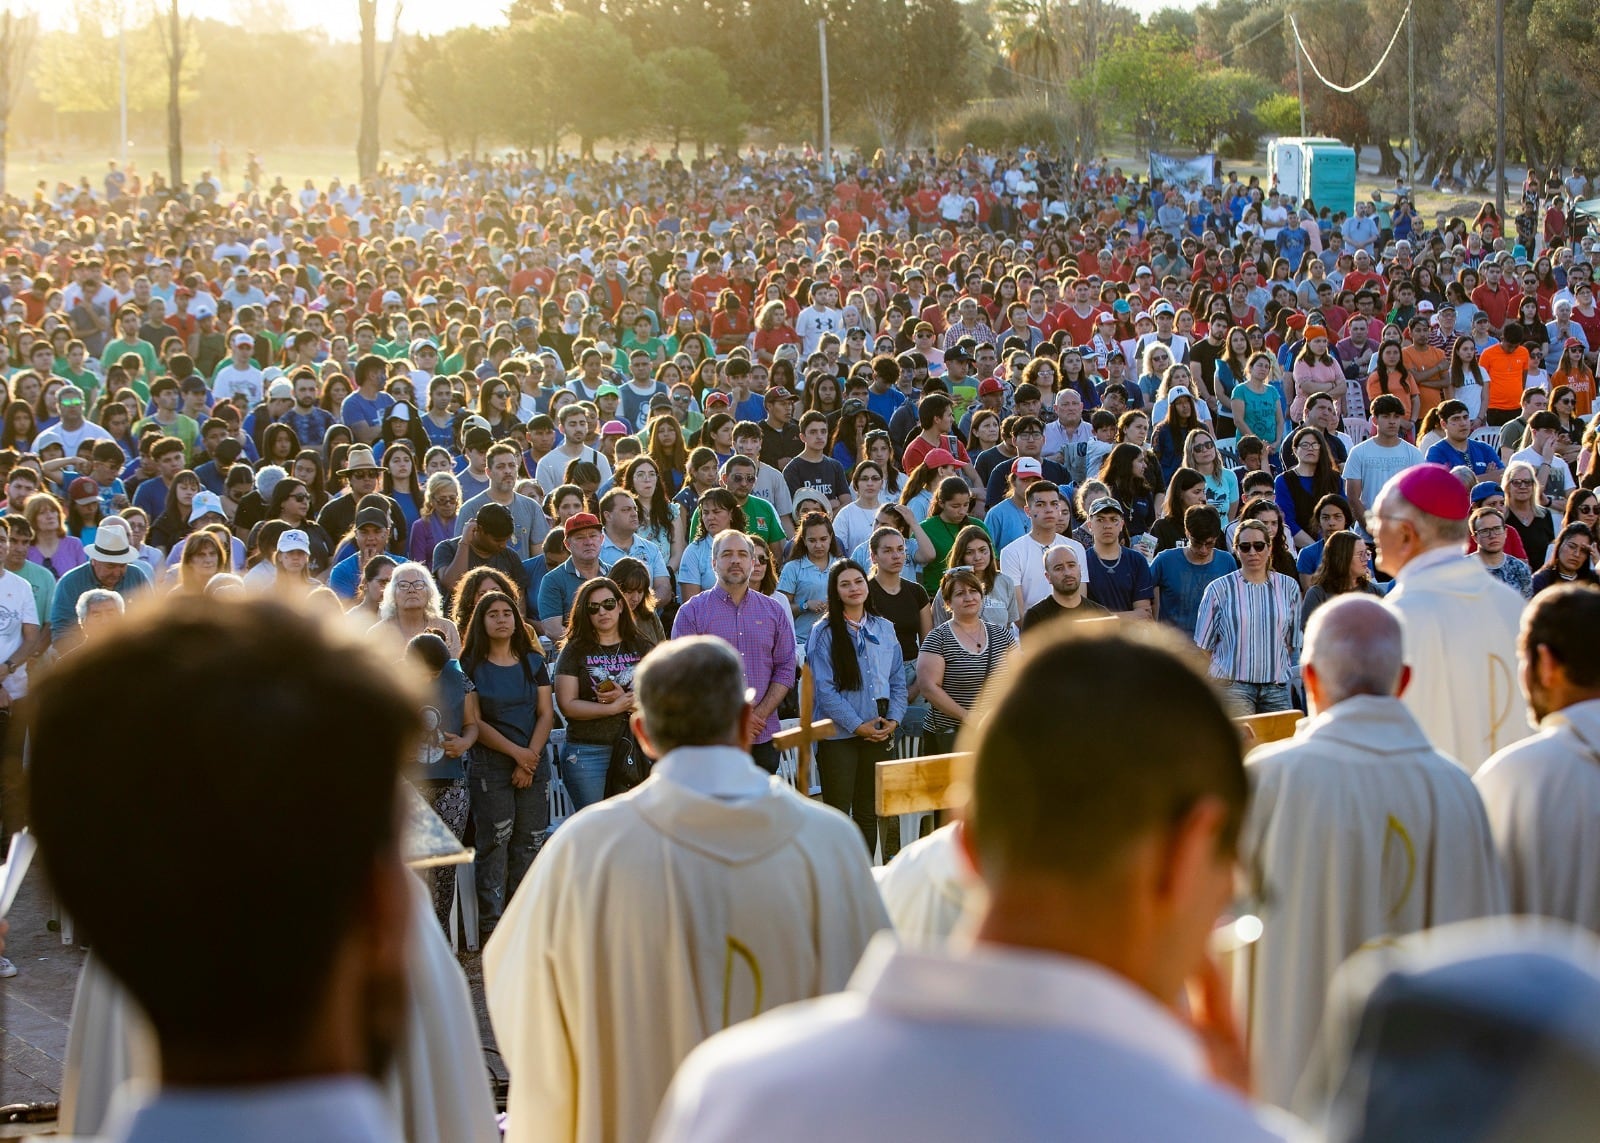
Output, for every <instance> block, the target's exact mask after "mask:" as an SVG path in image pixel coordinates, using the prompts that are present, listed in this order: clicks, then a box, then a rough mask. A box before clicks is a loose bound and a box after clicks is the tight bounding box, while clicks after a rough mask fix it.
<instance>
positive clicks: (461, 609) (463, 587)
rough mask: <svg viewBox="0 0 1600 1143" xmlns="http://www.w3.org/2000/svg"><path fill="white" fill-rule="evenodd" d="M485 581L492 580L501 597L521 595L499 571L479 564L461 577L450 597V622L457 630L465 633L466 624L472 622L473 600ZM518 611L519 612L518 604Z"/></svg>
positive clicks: (488, 565)
mask: <svg viewBox="0 0 1600 1143" xmlns="http://www.w3.org/2000/svg"><path fill="white" fill-rule="evenodd" d="M486 579H492V580H494V581H495V583H497V584H499V587H498V589H497V590H498V591H499V592H500V594H502V595H507V596H510V597H511V598H512V599H516V598H518V596H519V595H520V594H521V593H520V592H518V591H517V585H516V584H514V583H512V582H511V580H510V579H509V578H508V577H507V576H506V573H505V572H503V571H501V570H500V569H498V568H496V567H494V566H492V565H490V564H481V565H479V566H478V567H475V568H473V569H472V570H471V571H469V572H467V574H466V575H464V576H462V577H461V581H460V582H459V583H457V584H456V590H455V594H454V595H452V596H451V597H450V622H452V623H454V624H455V625H456V629H457V630H459V631H465V630H466V629H467V624H468V623H470V622H471V621H472V612H473V609H474V607H475V606H476V604H474V603H473V600H475V599H476V598H477V597H478V589H479V588H480V587H481V586H482V585H483V581H484V580H486ZM518 610H519V611H520V610H521V605H520V604H519V605H518Z"/></svg>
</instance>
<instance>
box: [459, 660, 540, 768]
mask: <svg viewBox="0 0 1600 1143" xmlns="http://www.w3.org/2000/svg"><path fill="white" fill-rule="evenodd" d="M471 677H472V682H473V685H474V686H475V687H476V688H477V694H478V715H479V717H480V718H482V719H483V720H484V721H485V722H487V723H488V724H489V725H490V726H492V727H494V728H495V729H496V730H498V731H499V732H500V733H501V734H502V735H503V736H504V737H505V738H507V739H509V740H510V741H511V742H514V743H516V744H517V745H519V746H526V745H527V744H528V742H529V741H530V740H531V739H532V738H533V728H534V726H535V725H537V724H538V721H539V688H541V687H548V686H550V685H551V684H550V671H549V668H548V667H546V666H545V661H544V656H543V655H540V654H539V653H538V652H531V653H530V654H529V655H528V657H527V659H526V661H525V662H523V663H515V664H512V665H511V666H509V667H502V666H500V665H498V664H496V663H491V662H489V661H488V660H487V659H485V660H484V661H483V662H481V663H479V664H478V665H477V666H475V667H473V669H472V676H471ZM474 749H475V750H477V751H478V752H479V755H480V757H484V758H492V759H497V760H500V759H505V758H506V756H505V755H504V754H501V753H500V752H499V751H498V750H491V749H489V748H488V747H487V746H484V745H483V744H482V743H481V742H480V743H479V744H478V745H477V746H476V747H474ZM540 771H541V773H542V772H543V771H544V768H543V767H540Z"/></svg>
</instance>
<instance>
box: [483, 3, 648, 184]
mask: <svg viewBox="0 0 1600 1143" xmlns="http://www.w3.org/2000/svg"><path fill="white" fill-rule="evenodd" d="M503 44H504V47H503V51H502V62H501V65H500V72H501V78H502V80H503V83H504V87H505V89H506V90H505V94H504V95H503V97H502V99H501V101H500V102H501V107H502V121H501V122H502V130H503V132H504V134H505V135H506V136H507V137H508V138H511V139H514V140H517V141H519V142H521V143H523V144H524V145H527V146H530V147H535V148H537V147H543V148H544V149H545V151H546V154H547V156H549V157H553V156H554V153H555V148H556V147H557V146H558V145H559V144H560V141H561V138H562V136H564V135H568V134H572V135H577V136H578V147H579V153H580V154H582V155H585V156H588V155H592V154H593V153H594V145H595V142H596V141H597V140H599V139H616V138H623V137H625V136H627V135H629V134H630V133H632V132H633V131H634V130H636V129H637V128H638V127H639V126H640V125H641V124H642V123H643V121H644V119H645V118H646V113H647V108H646V107H645V105H644V99H643V98H642V88H643V74H642V73H641V71H640V69H639V66H638V64H637V63H636V61H635V58H634V54H633V48H632V45H631V44H629V42H628V40H627V38H626V37H624V36H623V34H622V33H621V32H620V31H618V30H617V29H616V27H614V25H613V21H611V20H606V19H601V18H598V17H593V16H585V15H580V14H577V13H572V12H563V13H559V14H554V15H536V16H534V17H533V18H532V19H529V20H519V21H516V22H514V23H513V24H512V25H511V28H510V31H509V33H508V34H507V36H506V37H505V39H504V40H503Z"/></svg>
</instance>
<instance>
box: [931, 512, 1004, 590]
mask: <svg viewBox="0 0 1600 1143" xmlns="http://www.w3.org/2000/svg"><path fill="white" fill-rule="evenodd" d="M968 524H976V525H977V526H978V527H980V528H982V529H983V534H984V535H985V536H987V535H988V534H989V529H988V527H987V526H986V525H985V524H984V522H983V521H982V520H980V519H978V518H977V517H976V516H968V517H967V518H966V519H965V520H963V521H961V523H959V524H946V523H945V522H944V519H943V518H942V517H939V516H930V517H928V519H926V520H924V521H922V530H923V531H924V532H926V533H927V534H928V539H929V540H931V541H932V542H933V550H934V551H935V552H936V553H937V554H936V555H935V556H934V557H933V562H932V563H930V564H929V565H928V566H927V567H925V568H923V569H922V586H923V587H924V588H926V589H927V591H928V594H929V595H937V594H938V593H939V581H940V580H941V579H943V578H944V565H945V560H947V559H948V558H949V556H950V549H951V548H953V547H955V546H956V537H957V536H959V535H960V534H961V529H963V528H965V527H966V526H967V525H968ZM989 553H990V554H989V558H990V559H991V560H992V559H994V545H993V544H992V543H991V544H990V545H989Z"/></svg>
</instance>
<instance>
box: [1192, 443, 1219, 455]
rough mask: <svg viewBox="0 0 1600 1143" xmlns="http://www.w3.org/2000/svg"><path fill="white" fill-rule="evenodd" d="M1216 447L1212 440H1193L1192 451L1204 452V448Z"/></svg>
mask: <svg viewBox="0 0 1600 1143" xmlns="http://www.w3.org/2000/svg"><path fill="white" fill-rule="evenodd" d="M1216 447H1217V446H1216V444H1215V443H1214V442H1212V441H1195V442H1194V451H1195V452H1204V451H1205V450H1206V449H1211V448H1216Z"/></svg>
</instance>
